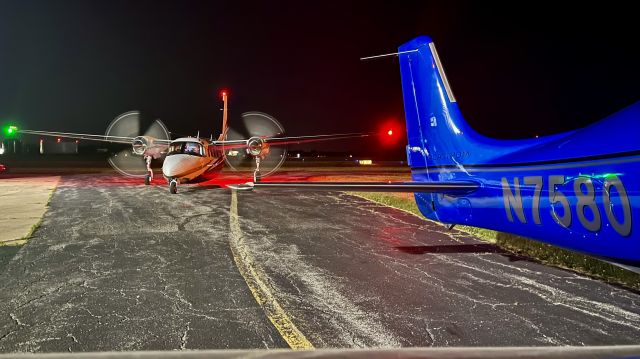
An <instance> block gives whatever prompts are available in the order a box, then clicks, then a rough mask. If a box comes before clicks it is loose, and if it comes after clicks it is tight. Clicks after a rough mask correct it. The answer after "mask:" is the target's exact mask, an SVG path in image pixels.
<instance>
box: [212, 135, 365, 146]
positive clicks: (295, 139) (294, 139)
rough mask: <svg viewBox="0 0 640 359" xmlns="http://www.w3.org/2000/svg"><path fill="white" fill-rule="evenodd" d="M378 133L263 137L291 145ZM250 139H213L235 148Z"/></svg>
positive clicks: (270, 142)
mask: <svg viewBox="0 0 640 359" xmlns="http://www.w3.org/2000/svg"><path fill="white" fill-rule="evenodd" d="M373 135H376V134H375V133H338V134H331V135H314V136H287V137H265V138H261V139H262V140H263V141H264V143H266V144H269V145H275V146H280V145H290V144H299V143H310V142H320V141H332V140H341V139H346V138H360V137H369V136H373ZM248 142H249V139H242V140H225V141H213V142H212V144H213V145H216V146H222V147H224V148H226V149H233V148H246V147H247V146H248Z"/></svg>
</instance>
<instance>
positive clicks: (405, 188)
mask: <svg viewBox="0 0 640 359" xmlns="http://www.w3.org/2000/svg"><path fill="white" fill-rule="evenodd" d="M244 186H245V188H246V187H249V188H255V189H299V190H312V191H353V192H437V193H447V194H464V193H470V192H473V191H475V190H476V189H478V187H479V185H478V184H477V183H475V182H471V181H465V182H257V183H247V184H245V185H244Z"/></svg>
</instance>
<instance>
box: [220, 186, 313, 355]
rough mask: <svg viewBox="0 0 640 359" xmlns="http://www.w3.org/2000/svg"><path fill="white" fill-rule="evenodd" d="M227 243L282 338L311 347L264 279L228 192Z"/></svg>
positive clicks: (234, 199) (234, 195) (234, 198)
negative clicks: (246, 241) (249, 247)
mask: <svg viewBox="0 0 640 359" xmlns="http://www.w3.org/2000/svg"><path fill="white" fill-rule="evenodd" d="M229 229H230V231H229V246H230V248H231V253H232V255H233V260H234V262H235V263H236V267H237V268H238V271H239V272H240V274H241V275H242V277H243V278H244V281H245V282H246V283H247V286H248V287H249V290H250V291H251V294H253V297H254V299H255V300H256V302H257V303H258V305H260V307H261V308H262V309H263V310H264V312H265V314H266V315H267V317H268V318H269V321H271V323H272V324H273V326H274V327H275V328H276V329H277V330H278V332H279V333H280V335H281V336H282V338H283V339H284V340H285V341H286V342H287V344H289V346H290V347H291V349H307V350H308V349H314V347H313V344H311V342H310V341H309V340H308V339H307V338H306V337H305V336H304V334H302V332H301V331H300V330H299V329H298V328H297V327H296V325H295V324H294V323H293V321H292V320H291V318H290V317H289V315H287V313H286V312H285V310H284V309H283V308H282V306H281V305H280V304H279V303H278V301H277V300H276V298H275V296H274V295H273V293H272V292H271V288H270V286H269V285H268V284H267V280H265V277H266V275H265V274H264V273H262V271H261V270H259V269H258V268H257V266H256V265H255V262H254V259H253V257H252V256H251V254H250V253H249V251H248V249H247V247H246V244H245V242H244V237H243V235H242V229H241V228H240V222H239V218H238V194H237V192H236V191H235V190H232V193H231V207H230V211H229Z"/></svg>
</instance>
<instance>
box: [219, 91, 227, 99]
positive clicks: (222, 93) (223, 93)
mask: <svg viewBox="0 0 640 359" xmlns="http://www.w3.org/2000/svg"><path fill="white" fill-rule="evenodd" d="M227 96H229V91H228V90H222V91H220V97H222V99H223V100H224V98H225V97H227Z"/></svg>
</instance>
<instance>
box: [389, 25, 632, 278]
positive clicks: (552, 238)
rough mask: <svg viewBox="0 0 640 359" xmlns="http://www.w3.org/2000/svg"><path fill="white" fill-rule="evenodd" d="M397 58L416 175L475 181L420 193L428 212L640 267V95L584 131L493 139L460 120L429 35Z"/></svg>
mask: <svg viewBox="0 0 640 359" xmlns="http://www.w3.org/2000/svg"><path fill="white" fill-rule="evenodd" d="M399 57H400V72H401V77H402V90H403V96H404V104H405V116H406V122H407V135H408V145H407V157H408V160H409V165H410V167H411V172H412V177H413V180H414V181H419V182H429V181H440V182H442V181H446V182H451V181H474V182H476V183H478V184H479V185H480V187H479V189H478V190H476V191H474V192H472V193H469V194H465V195H451V194H439V193H416V194H415V199H416V203H417V205H418V207H419V209H420V211H421V212H422V213H423V214H424V215H425V216H426V217H427V218H429V219H433V220H436V221H440V222H443V223H447V224H465V225H470V226H476V227H482V228H488V229H493V230H497V231H501V232H508V233H514V234H517V235H521V236H524V237H528V238H532V239H535V240H538V241H542V242H546V243H549V244H552V245H556V246H560V247H564V248H567V249H570V250H574V251H579V252H583V253H587V254H591V255H594V256H599V257H605V258H609V259H612V260H615V261H618V262H622V263H628V264H632V265H636V266H637V265H639V264H640V102H638V103H636V104H634V105H632V106H630V107H628V108H626V109H624V110H622V111H619V112H618V113H615V114H613V115H611V116H609V117H608V118H606V119H604V120H602V121H600V122H598V123H595V124H593V125H591V126H588V127H586V128H583V129H579V130H575V131H571V132H567V133H562V134H558V135H553V136H547V137H541V138H535V139H527V140H515V141H503V140H495V139H490V138H487V137H484V136H482V135H480V134H479V133H477V132H475V131H474V130H473V129H472V128H471V127H470V126H469V125H468V124H467V123H466V121H464V119H463V117H462V114H461V113H460V110H459V108H458V105H457V101H456V99H455V97H454V95H453V92H452V91H451V88H450V86H449V83H448V81H447V79H446V75H445V74H444V71H443V69H442V64H441V63H440V59H439V58H438V54H437V52H436V50H435V46H434V45H433V42H432V41H431V39H430V38H428V37H418V38H416V39H414V40H412V41H410V42H408V43H406V44H404V45H402V46H401V47H400V49H399Z"/></svg>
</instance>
